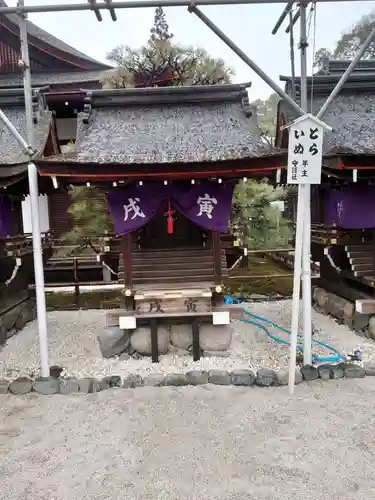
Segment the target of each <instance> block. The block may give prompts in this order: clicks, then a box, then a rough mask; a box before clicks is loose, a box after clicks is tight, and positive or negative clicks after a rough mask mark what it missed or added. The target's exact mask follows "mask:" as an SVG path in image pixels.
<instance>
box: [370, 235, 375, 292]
mask: <svg viewBox="0 0 375 500" xmlns="http://www.w3.org/2000/svg"><path fill="white" fill-rule="evenodd" d="M372 264H373V267H374V268H373V271H372V274H371V276H375V230H373V231H372ZM373 280H374V278H371V281H373ZM372 296H373V297H375V286H373V287H372Z"/></svg>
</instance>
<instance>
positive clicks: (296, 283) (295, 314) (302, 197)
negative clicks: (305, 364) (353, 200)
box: [289, 2, 309, 395]
mask: <svg viewBox="0 0 375 500" xmlns="http://www.w3.org/2000/svg"><path fill="white" fill-rule="evenodd" d="M300 13H301V88H300V91H301V109H302V110H304V111H306V109H307V88H306V80H307V73H306V5H305V3H302V2H301V5H300ZM306 187H307V186H306V185H305V184H300V185H299V186H298V202H297V224H296V241H295V251H294V276H293V303H292V325H291V337H290V356H289V393H290V394H291V395H293V393H294V384H295V375H296V358H297V339H298V320H299V302H300V291H301V274H302V258H303V255H302V254H303V247H304V243H305V238H304V236H305V231H304V224H305V220H306V218H307V216H306V213H307V212H308V211H309V207H308V206H307V204H306V202H307V200H306V198H307V196H308V194H307V193H308V189H306ZM308 188H309V186H308Z"/></svg>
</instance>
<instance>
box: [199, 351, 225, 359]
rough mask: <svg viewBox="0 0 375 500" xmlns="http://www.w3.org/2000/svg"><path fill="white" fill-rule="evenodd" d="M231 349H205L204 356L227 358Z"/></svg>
mask: <svg viewBox="0 0 375 500" xmlns="http://www.w3.org/2000/svg"><path fill="white" fill-rule="evenodd" d="M228 356H229V351H203V357H204V358H227V357H228Z"/></svg>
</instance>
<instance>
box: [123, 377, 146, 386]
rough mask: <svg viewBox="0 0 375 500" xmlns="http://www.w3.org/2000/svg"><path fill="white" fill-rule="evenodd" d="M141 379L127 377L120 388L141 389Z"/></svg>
mask: <svg viewBox="0 0 375 500" xmlns="http://www.w3.org/2000/svg"><path fill="white" fill-rule="evenodd" d="M142 386H143V379H142V377H141V376H140V375H133V374H132V375H128V376H127V377H125V378H124V379H123V381H122V387H123V388H124V389H134V388H135V387H142Z"/></svg>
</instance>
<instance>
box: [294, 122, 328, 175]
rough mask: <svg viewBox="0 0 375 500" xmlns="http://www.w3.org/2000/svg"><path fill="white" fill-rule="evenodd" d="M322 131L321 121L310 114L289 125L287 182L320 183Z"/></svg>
mask: <svg viewBox="0 0 375 500" xmlns="http://www.w3.org/2000/svg"><path fill="white" fill-rule="evenodd" d="M323 132H324V127H323V125H322V122H320V121H319V120H316V119H314V117H313V116H312V115H305V116H302V117H301V118H299V119H297V120H296V121H295V122H294V123H292V124H291V125H290V128H289V149H288V177H287V183H288V184H320V179H321V173H322V150H323Z"/></svg>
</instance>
